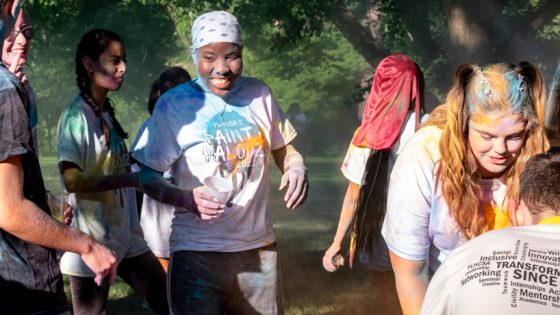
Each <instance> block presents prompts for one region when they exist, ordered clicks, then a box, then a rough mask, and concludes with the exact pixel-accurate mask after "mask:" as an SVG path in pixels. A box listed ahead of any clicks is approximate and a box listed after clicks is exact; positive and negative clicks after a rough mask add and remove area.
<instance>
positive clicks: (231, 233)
mask: <svg viewBox="0 0 560 315" xmlns="http://www.w3.org/2000/svg"><path fill="white" fill-rule="evenodd" d="M295 136H296V131H295V129H294V128H293V127H292V125H291V124H290V122H289V121H288V120H287V119H286V118H285V115H284V113H283V112H282V110H281V109H280V107H279V106H278V104H277V103H276V100H275V99H274V97H273V96H272V92H271V90H270V89H269V88H268V86H266V85H265V84H264V83H263V82H262V81H260V80H257V79H253V78H248V77H241V78H240V79H239V81H238V82H236V84H235V86H234V88H233V89H232V90H231V91H230V92H229V93H228V96H227V97H226V98H221V97H218V96H216V95H215V94H213V93H211V92H210V91H208V90H207V89H206V88H205V87H204V86H203V84H202V83H201V82H200V79H199V78H198V79H195V80H193V81H190V82H187V83H184V84H181V85H179V86H177V87H175V88H174V89H172V90H170V91H168V92H166V93H165V94H164V95H163V96H162V97H161V98H160V99H159V100H158V102H157V104H156V108H155V110H154V113H153V115H152V117H151V118H150V120H149V122H148V125H147V127H146V129H145V131H144V132H143V133H142V135H139V137H140V138H139V139H138V141H137V144H136V147H135V148H134V152H133V153H132V155H133V157H134V158H135V159H136V160H137V161H139V162H140V163H142V164H144V165H147V166H148V167H150V168H152V169H154V170H156V171H160V172H164V171H166V170H167V169H169V168H171V175H172V176H173V177H174V180H175V184H176V185H177V186H179V187H182V188H185V189H193V188H195V187H198V186H201V185H202V183H203V181H204V179H205V178H206V177H208V176H216V175H217V176H220V177H222V178H225V179H227V180H229V181H231V183H232V184H233V187H234V191H233V192H232V194H231V197H230V200H229V202H228V206H227V207H226V209H225V211H224V213H223V214H222V216H221V217H220V218H219V219H218V220H215V221H214V222H213V223H209V222H207V221H204V220H202V219H201V218H200V217H199V216H198V215H197V214H195V213H194V212H193V211H192V210H187V209H183V208H176V209H175V217H174V219H173V224H172V233H171V239H170V247H171V252H175V251H179V250H194V251H218V252H236V251H243V250H249V249H254V248H259V247H262V246H266V245H268V244H271V243H273V242H275V241H276V239H275V237H274V234H273V232H272V221H271V217H270V213H269V209H268V208H269V201H268V195H269V190H270V188H269V186H270V183H269V163H270V162H271V161H272V156H271V150H276V149H280V148H282V147H284V146H286V145H287V144H288V143H289V142H290V141H292V140H293V138H295Z"/></svg>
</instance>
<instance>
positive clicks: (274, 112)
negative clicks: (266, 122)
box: [262, 85, 297, 150]
mask: <svg viewBox="0 0 560 315" xmlns="http://www.w3.org/2000/svg"><path fill="white" fill-rule="evenodd" d="M262 93H263V95H262V96H263V98H264V99H265V102H266V104H268V106H270V107H269V113H270V114H271V120H272V121H271V125H270V126H271V129H270V131H269V135H270V137H269V139H270V148H271V150H277V149H280V148H282V147H284V146H286V145H287V144H288V143H290V142H291V141H292V140H293V139H294V138H295V137H296V136H297V132H296V129H295V128H294V126H293V125H292V123H291V122H290V121H289V120H288V118H286V114H284V112H283V111H282V109H281V108H280V106H278V103H277V102H276V99H275V98H274V96H273V95H272V91H271V90H270V88H269V87H268V86H266V85H264V87H263V92H262Z"/></svg>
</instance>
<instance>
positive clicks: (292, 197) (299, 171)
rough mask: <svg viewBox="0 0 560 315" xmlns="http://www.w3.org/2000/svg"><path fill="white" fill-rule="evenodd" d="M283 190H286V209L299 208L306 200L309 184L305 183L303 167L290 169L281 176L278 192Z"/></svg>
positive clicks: (305, 170) (305, 177) (305, 176)
mask: <svg viewBox="0 0 560 315" xmlns="http://www.w3.org/2000/svg"><path fill="white" fill-rule="evenodd" d="M286 187H287V188H288V189H286ZM284 189H286V194H285V195H284V202H286V207H287V208H288V209H295V208H297V207H299V206H300V205H302V204H303V202H304V201H305V199H307V193H308V191H309V183H308V181H307V169H305V167H304V166H303V165H298V166H293V167H290V168H289V169H288V170H287V171H286V172H285V173H284V175H282V180H281V182H280V188H279V190H284Z"/></svg>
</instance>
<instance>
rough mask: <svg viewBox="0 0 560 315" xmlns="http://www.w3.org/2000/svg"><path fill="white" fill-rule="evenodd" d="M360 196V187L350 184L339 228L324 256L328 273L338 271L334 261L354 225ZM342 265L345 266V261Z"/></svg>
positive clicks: (345, 196) (343, 204) (343, 203)
mask: <svg viewBox="0 0 560 315" xmlns="http://www.w3.org/2000/svg"><path fill="white" fill-rule="evenodd" d="M359 194H360V186H359V185H358V184H356V183H353V182H348V189H347V190H346V195H344V201H343V202H342V210H341V211H340V219H339V220H338V227H337V229H336V234H335V235H334V240H333V242H332V244H331V246H330V247H329V248H328V249H327V251H326V252H325V256H323V267H325V269H326V270H327V271H335V270H336V269H337V267H336V266H335V265H334V264H333V262H332V260H333V257H334V256H335V255H336V254H339V253H340V249H341V247H342V241H343V240H344V236H346V232H347V231H348V228H349V227H350V224H352V220H353V218H354V214H355V212H356V203H357V202H358V196H359ZM342 264H343V265H344V260H343V261H342Z"/></svg>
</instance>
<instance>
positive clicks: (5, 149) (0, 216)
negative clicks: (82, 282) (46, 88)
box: [0, 0, 116, 314]
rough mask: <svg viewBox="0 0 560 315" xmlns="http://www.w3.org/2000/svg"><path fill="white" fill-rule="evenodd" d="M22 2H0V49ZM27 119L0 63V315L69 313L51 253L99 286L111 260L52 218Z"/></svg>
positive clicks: (17, 85)
mask: <svg viewBox="0 0 560 315" xmlns="http://www.w3.org/2000/svg"><path fill="white" fill-rule="evenodd" d="M22 3H23V1H20V0H0V34H3V35H2V38H0V43H1V44H0V45H2V44H3V42H4V37H5V36H6V35H8V34H11V33H12V31H13V27H14V22H15V20H16V18H17V17H18V15H19V14H24V13H23V10H22ZM29 117H30V106H29V98H28V95H27V93H26V90H25V88H24V86H23V84H22V82H21V81H20V80H19V79H18V78H17V77H16V76H15V75H14V74H12V73H11V72H10V71H9V70H8V69H6V67H5V66H4V65H0V314H30V313H32V314H69V308H68V303H67V301H66V296H65V294H64V290H63V281H62V276H61V273H60V269H59V267H58V263H57V260H56V252H55V249H58V250H62V251H70V252H75V253H79V254H80V255H81V256H82V258H83V259H84V261H85V262H86V263H87V264H88V266H89V267H90V268H92V270H94V271H95V273H96V280H97V282H98V283H101V282H102V280H103V278H105V277H106V276H107V277H108V278H109V281H110V282H111V281H114V275H115V271H116V257H115V255H114V253H113V252H112V251H111V250H109V249H108V248H106V247H104V246H102V245H101V244H99V243H96V242H95V241H93V240H92V239H91V238H90V237H89V236H87V235H86V234H84V233H82V232H80V231H79V230H76V229H73V228H69V227H68V226H66V225H64V224H62V223H61V222H58V221H56V220H55V219H53V218H52V217H51V212H50V210H49V207H48V205H47V200H46V191H45V185H44V183H43V178H42V175H41V169H40V166H39V161H38V158H37V151H36V149H35V148H36V147H35V145H34V139H33V137H32V131H31V123H30V120H29Z"/></svg>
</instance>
